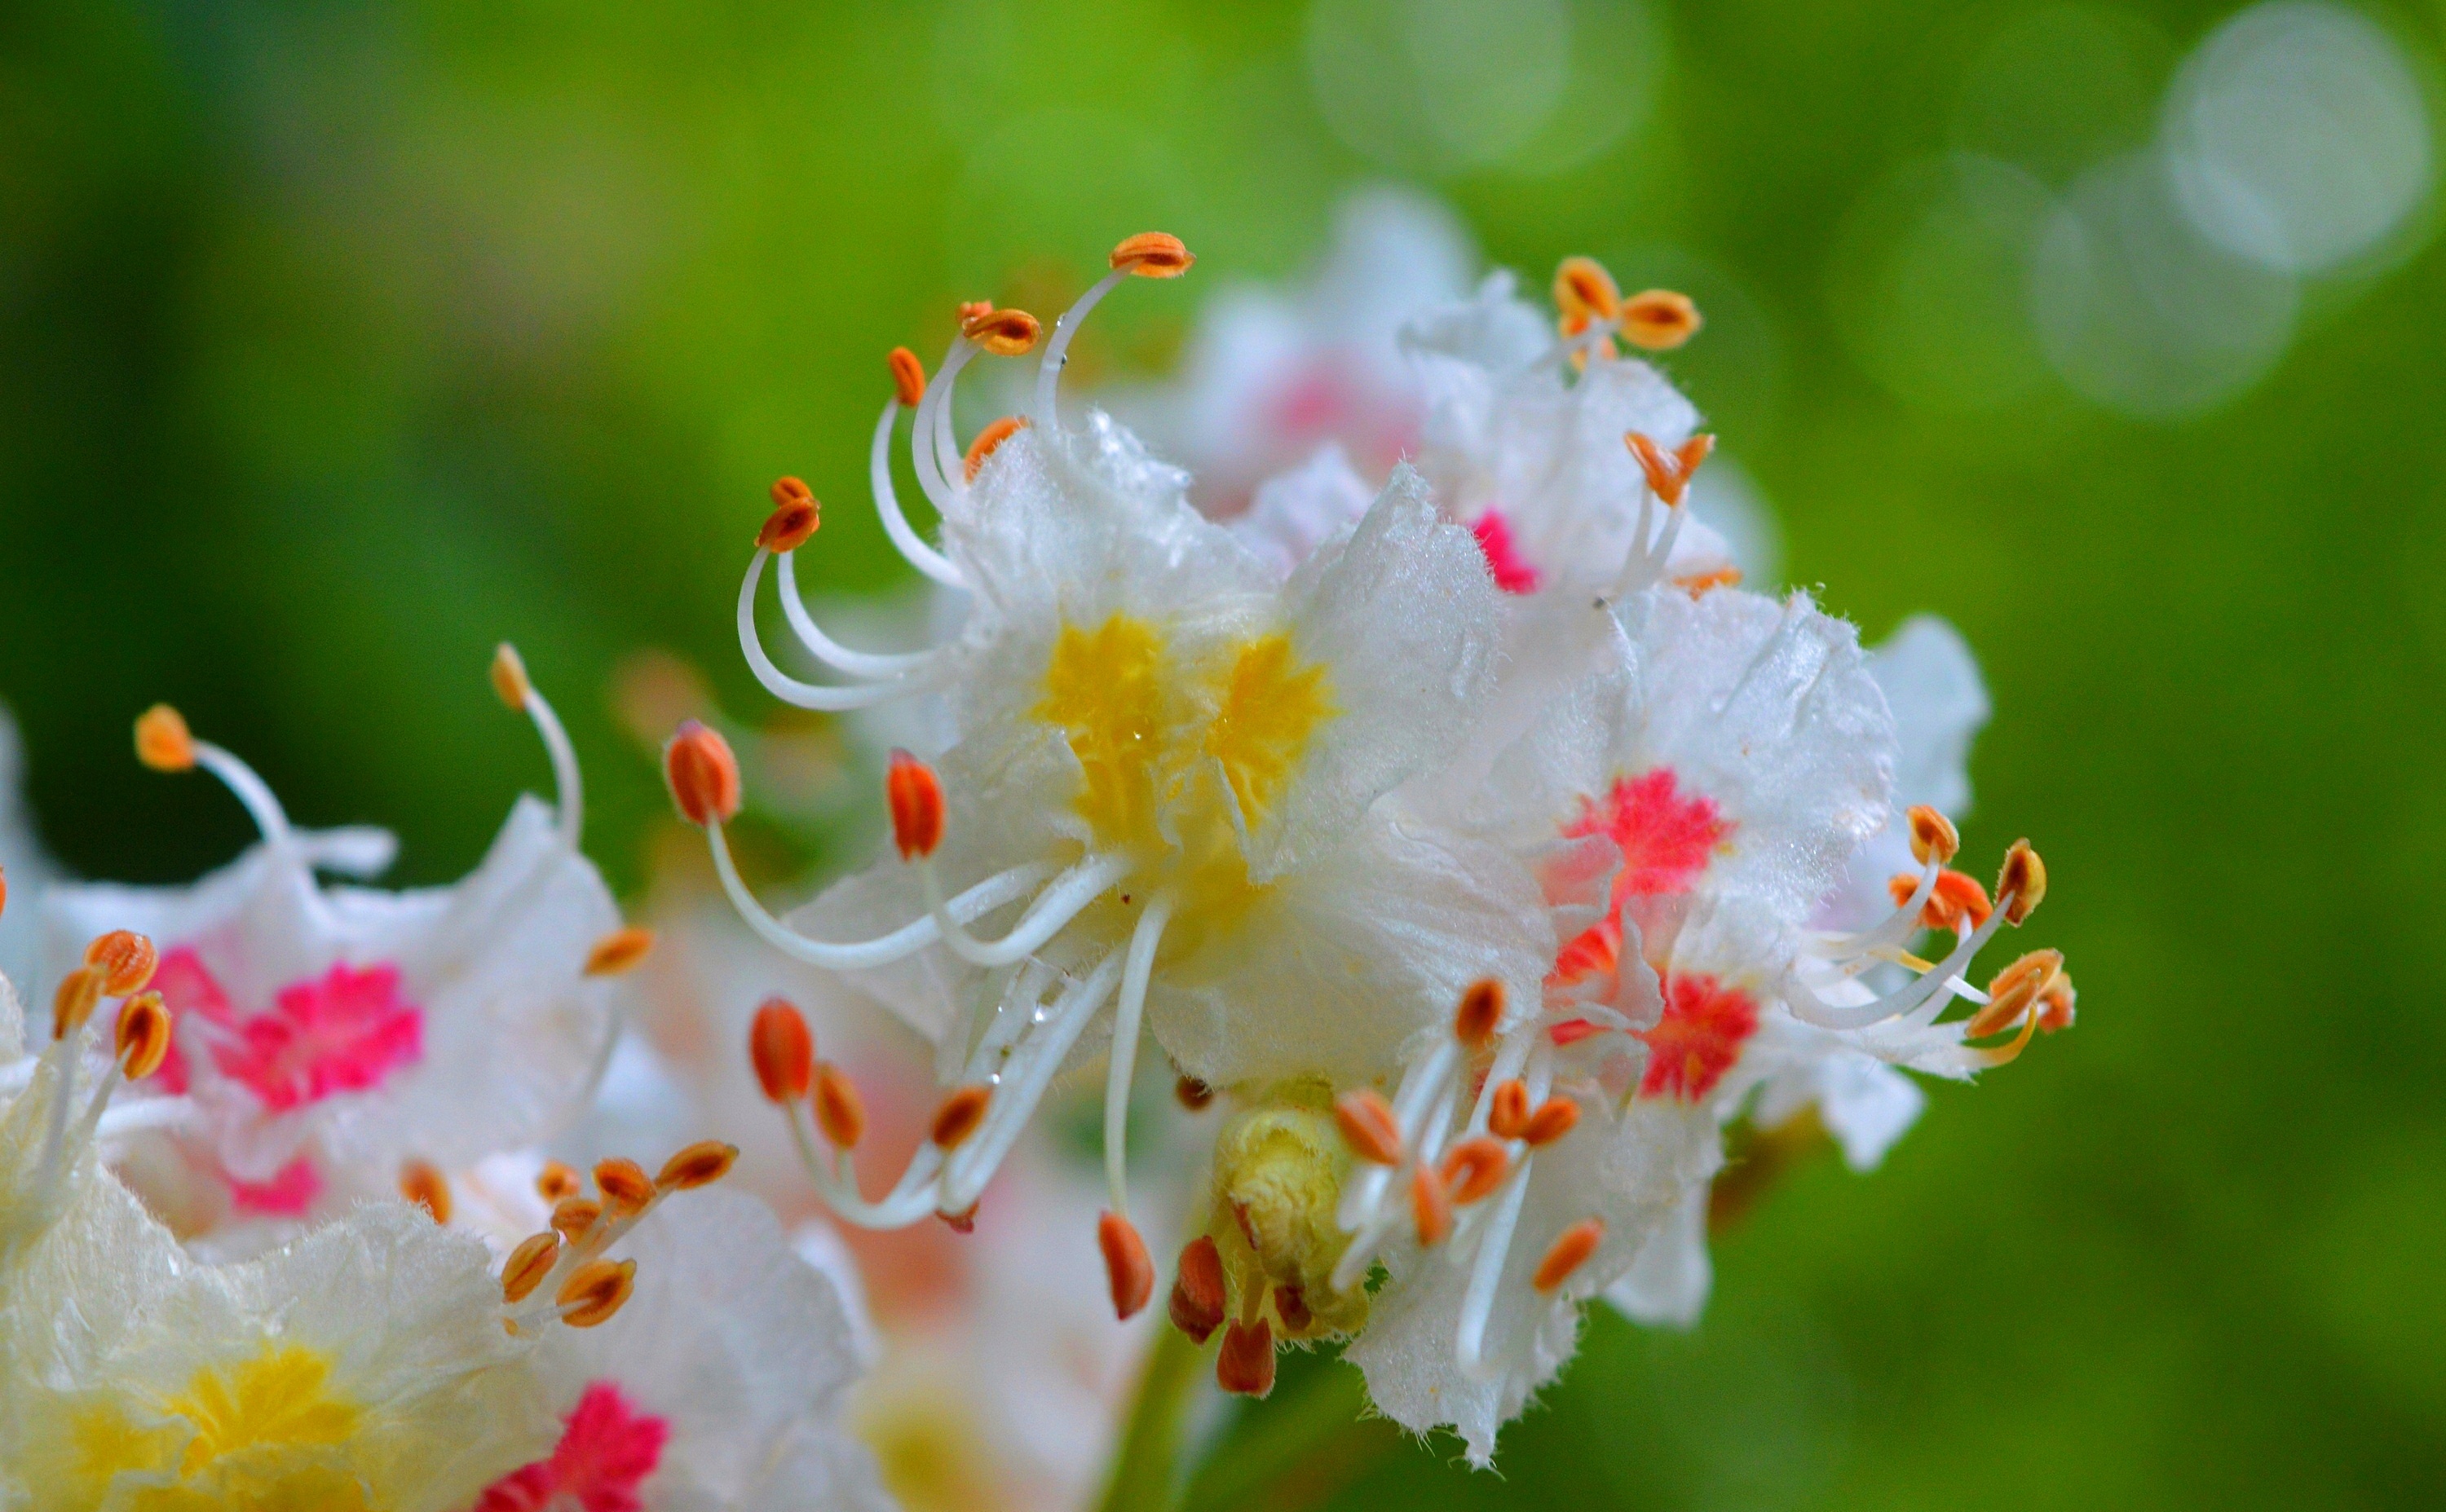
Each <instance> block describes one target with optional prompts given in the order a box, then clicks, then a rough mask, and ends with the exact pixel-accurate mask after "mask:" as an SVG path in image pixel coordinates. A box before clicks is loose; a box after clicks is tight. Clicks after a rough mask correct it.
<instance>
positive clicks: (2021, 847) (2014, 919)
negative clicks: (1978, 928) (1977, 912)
mask: <svg viewBox="0 0 2446 1512" xmlns="http://www.w3.org/2000/svg"><path fill="white" fill-rule="evenodd" d="M2046 895H2047V864H2046V863H2045V862H2043V861H2041V860H2040V859H2039V853H2038V852H2037V851H2035V850H2033V849H2030V842H2028V841H2027V840H2016V841H2014V842H2013V849H2010V850H2007V851H2005V852H2004V869H2003V870H2002V871H1999V872H1998V873H1997V874H1996V906H1998V907H2000V908H2002V909H2004V922H2005V923H2006V924H2011V925H2012V926H2013V927H2015V928H2017V929H2018V928H2020V927H2021V925H2022V921H2023V920H2024V919H2027V918H2028V917H2029V916H2030V912H2031V910H2032V909H2034V908H2036V907H2038V905H2039V901H2040V900H2041V899H2042V898H2044V897H2045V896H2046Z"/></svg>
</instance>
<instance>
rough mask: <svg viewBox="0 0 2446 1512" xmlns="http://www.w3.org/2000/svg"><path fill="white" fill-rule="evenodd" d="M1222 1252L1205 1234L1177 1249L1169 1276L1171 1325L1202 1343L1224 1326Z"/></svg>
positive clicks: (1192, 1340) (1194, 1342) (1193, 1340)
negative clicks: (1171, 1273)
mask: <svg viewBox="0 0 2446 1512" xmlns="http://www.w3.org/2000/svg"><path fill="white" fill-rule="evenodd" d="M1224 1301H1225V1296H1224V1290H1223V1254H1222V1252H1221V1251H1220V1250H1218V1249H1216V1248H1215V1247H1214V1240H1213V1239H1211V1238H1209V1237H1208V1236H1206V1235H1204V1234H1200V1235H1198V1236H1197V1237H1196V1238H1195V1239H1193V1240H1191V1241H1189V1243H1188V1245H1187V1246H1186V1247H1184V1248H1183V1249H1182V1250H1181V1252H1180V1264H1179V1266H1178V1267H1177V1268H1176V1270H1175V1271H1174V1273H1173V1279H1172V1307H1171V1312H1172V1326H1173V1327H1175V1328H1176V1329H1178V1330H1180V1331H1181V1332H1182V1333H1184V1334H1186V1335H1189V1340H1190V1342H1191V1343H1193V1344H1203V1343H1205V1342H1206V1341H1207V1339H1209V1338H1210V1337H1212V1336H1213V1335H1214V1331H1215V1330H1216V1329H1218V1328H1221V1327H1222V1326H1223V1308H1224Z"/></svg>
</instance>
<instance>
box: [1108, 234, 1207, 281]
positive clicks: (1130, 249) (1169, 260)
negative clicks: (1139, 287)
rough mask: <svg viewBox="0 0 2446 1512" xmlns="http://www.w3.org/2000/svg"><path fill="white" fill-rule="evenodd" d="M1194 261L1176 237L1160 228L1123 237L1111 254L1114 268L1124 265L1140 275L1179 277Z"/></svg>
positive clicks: (1195, 259) (1192, 255)
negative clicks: (1159, 229)
mask: <svg viewBox="0 0 2446 1512" xmlns="http://www.w3.org/2000/svg"><path fill="white" fill-rule="evenodd" d="M1196 261H1197V258H1196V257H1195V255H1194V254H1192V253H1191V252H1190V250H1189V249H1188V248H1187V247H1185V246H1183V245H1181V240H1180V238H1179V237H1177V236H1175V235H1173V234H1172V233H1169V232H1161V231H1142V232H1139V233H1138V234H1137V235H1135V236H1127V237H1124V238H1122V240H1121V243H1120V245H1119V246H1117V247H1115V248H1114V249H1113V255H1112V264H1113V266H1114V267H1115V268H1126V269H1128V270H1129V271H1131V272H1132V273H1133V274H1135V275H1136V276H1138V277H1139V278H1178V277H1179V276H1180V275H1181V274H1183V273H1185V272H1187V271H1189V268H1190V265H1191V264H1192V263H1195V262H1196Z"/></svg>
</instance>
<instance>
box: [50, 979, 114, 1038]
mask: <svg viewBox="0 0 2446 1512" xmlns="http://www.w3.org/2000/svg"><path fill="white" fill-rule="evenodd" d="M102 978H103V973H102V968H101V967H99V966H79V967H78V968H77V969H76V970H74V971H71V972H69V973H68V974H67V975H66V976H65V977H62V978H61V979H60V985H59V990H58V991H56V992H54V993H52V994H51V1037H52V1038H53V1039H66V1037H68V1036H70V1035H73V1034H75V1033H77V1032H78V1031H79V1030H82V1029H83V1028H85V1020H86V1019H88V1018H91V1017H93V1010H94V1007H95V1005H96V1004H98V1003H100V1002H101V1001H102Z"/></svg>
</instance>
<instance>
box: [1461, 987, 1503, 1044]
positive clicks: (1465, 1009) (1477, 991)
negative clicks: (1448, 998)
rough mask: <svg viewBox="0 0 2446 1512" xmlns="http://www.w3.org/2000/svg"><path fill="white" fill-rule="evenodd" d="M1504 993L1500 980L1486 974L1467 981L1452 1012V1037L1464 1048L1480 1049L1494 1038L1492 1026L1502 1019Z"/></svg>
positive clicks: (1493, 1027)
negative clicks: (1466, 988)
mask: <svg viewBox="0 0 2446 1512" xmlns="http://www.w3.org/2000/svg"><path fill="white" fill-rule="evenodd" d="M1504 999H1505V993H1504V988H1503V983H1501V982H1500V981H1497V980H1495V979H1494V978H1493V977H1488V978H1486V979H1484V980H1480V981H1474V982H1472V983H1470V985H1469V988H1468V990H1467V991H1465V992H1463V993H1462V994H1461V995H1460V1006H1459V1007H1458V1009H1455V1010H1454V1012H1453V1037H1454V1038H1455V1039H1458V1040H1459V1041H1460V1044H1461V1048H1462V1049H1463V1050H1483V1049H1485V1048H1486V1047H1487V1046H1488V1045H1489V1044H1491V1043H1493V1042H1494V1039H1495V1027H1496V1025H1497V1024H1499V1023H1501V1022H1502V1021H1503V1004H1504Z"/></svg>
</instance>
